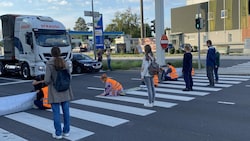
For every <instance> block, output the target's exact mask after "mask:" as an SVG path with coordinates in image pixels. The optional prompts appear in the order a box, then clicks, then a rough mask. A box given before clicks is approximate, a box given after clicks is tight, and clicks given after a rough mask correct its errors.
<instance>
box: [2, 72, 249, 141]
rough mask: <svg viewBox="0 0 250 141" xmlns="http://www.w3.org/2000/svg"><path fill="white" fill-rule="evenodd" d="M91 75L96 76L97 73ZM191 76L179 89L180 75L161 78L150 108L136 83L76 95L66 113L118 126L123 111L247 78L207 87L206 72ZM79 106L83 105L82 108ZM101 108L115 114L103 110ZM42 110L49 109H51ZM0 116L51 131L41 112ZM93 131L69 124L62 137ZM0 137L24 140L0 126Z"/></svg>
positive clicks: (140, 110) (136, 112) (138, 112)
mask: <svg viewBox="0 0 250 141" xmlns="http://www.w3.org/2000/svg"><path fill="white" fill-rule="evenodd" d="M94 77H95V78H98V79H99V76H94ZM193 78H194V79H193V81H194V86H193V91H182V89H183V88H185V82H184V80H183V78H179V79H178V81H163V82H161V83H159V85H158V87H156V88H155V90H156V95H155V96H156V98H155V103H154V107H156V108H153V109H151V108H147V107H143V104H144V103H146V102H148V93H147V88H146V87H145V88H140V87H136V88H130V89H127V90H125V93H126V95H125V96H100V95H97V96H93V98H95V99H94V100H93V99H78V100H74V101H71V103H72V104H71V108H70V116H71V117H72V118H75V119H78V120H83V121H85V122H89V123H90V124H93V123H94V124H95V125H97V126H107V127H116V126H122V125H123V124H125V123H128V122H130V121H131V119H130V117H127V116H126V117H125V116H124V114H125V115H126V114H129V115H130V116H148V115H151V114H154V113H156V112H157V110H158V109H157V108H166V109H169V108H173V107H175V106H177V105H178V104H181V102H189V101H192V100H195V99H196V98H199V97H202V96H207V95H209V94H210V93H212V92H218V91H221V90H223V89H225V88H228V87H231V86H233V85H236V84H239V83H242V82H244V81H247V80H249V79H250V77H245V76H236V75H220V77H219V83H216V84H215V87H207V85H208V80H207V77H206V74H196V75H195V76H194V77H193ZM131 80H132V81H141V80H140V79H139V78H132V79H131ZM88 90H95V91H103V90H104V89H103V88H98V87H91V86H89V87H88ZM97 94H99V92H97ZM221 103H222V102H221ZM224 103H225V102H224ZM82 106H84V110H83V109H82ZM97 109H101V111H103V112H102V113H100V111H98V110H97ZM103 109H104V110H103ZM96 110H97V111H96ZM105 110H108V111H112V112H113V113H117V114H114V115H112V114H105ZM45 112H51V110H47V111H45ZM112 112H111V113H112ZM120 113H123V114H120ZM4 117H6V118H8V119H11V120H14V121H17V122H19V123H22V124H24V125H25V126H30V127H34V128H36V129H37V130H39V131H43V132H46V133H49V134H51V133H53V132H54V127H53V119H52V117H50V118H48V117H42V116H41V115H39V116H38V115H35V114H33V113H28V111H27V112H26V111H25V112H19V113H14V114H9V115H6V116H4ZM37 121H39V122H37ZM34 132H35V131H34ZM94 134H95V132H94V131H88V130H85V129H81V128H79V127H75V126H71V131H70V136H69V137H66V139H68V140H80V139H83V138H86V137H88V136H91V135H94ZM0 140H11V141H27V139H25V137H22V136H20V135H16V134H13V133H11V132H9V131H7V130H6V129H4V128H0Z"/></svg>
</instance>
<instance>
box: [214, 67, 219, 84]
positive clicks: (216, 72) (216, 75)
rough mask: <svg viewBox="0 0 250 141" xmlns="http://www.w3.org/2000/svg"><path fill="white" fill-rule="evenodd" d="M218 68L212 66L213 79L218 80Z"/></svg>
mask: <svg viewBox="0 0 250 141" xmlns="http://www.w3.org/2000/svg"><path fill="white" fill-rule="evenodd" d="M218 69H219V67H215V68H214V76H215V81H218V80H219V76H218Z"/></svg>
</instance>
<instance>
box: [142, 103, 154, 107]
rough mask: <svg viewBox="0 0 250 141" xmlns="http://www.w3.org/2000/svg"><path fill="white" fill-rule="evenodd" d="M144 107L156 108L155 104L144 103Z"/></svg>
mask: <svg viewBox="0 0 250 141" xmlns="http://www.w3.org/2000/svg"><path fill="white" fill-rule="evenodd" d="M144 106H145V107H154V104H153V103H148V102H147V103H144Z"/></svg>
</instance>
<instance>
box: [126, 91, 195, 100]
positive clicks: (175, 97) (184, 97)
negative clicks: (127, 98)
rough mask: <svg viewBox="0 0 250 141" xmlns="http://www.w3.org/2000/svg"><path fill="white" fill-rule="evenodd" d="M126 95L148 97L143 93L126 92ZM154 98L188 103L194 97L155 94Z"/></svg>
mask: <svg viewBox="0 0 250 141" xmlns="http://www.w3.org/2000/svg"><path fill="white" fill-rule="evenodd" d="M126 94H131V95H139V96H148V93H147V92H145V91H127V92H126ZM155 96H156V97H157V98H163V99H171V100H180V101H190V100H193V99H195V98H194V97H187V96H177V95H169V94H161V93H156V94H155Z"/></svg>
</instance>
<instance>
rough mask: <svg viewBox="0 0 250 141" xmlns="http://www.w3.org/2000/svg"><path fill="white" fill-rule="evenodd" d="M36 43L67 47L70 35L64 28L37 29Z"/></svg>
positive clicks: (45, 45)
mask: <svg viewBox="0 0 250 141" xmlns="http://www.w3.org/2000/svg"><path fill="white" fill-rule="evenodd" d="M35 37H36V43H37V44H38V45H40V46H43V47H52V46H53V47H65V46H69V45H70V41H69V36H68V35H67V32H66V31H64V30H41V29H40V30H38V31H35Z"/></svg>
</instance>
